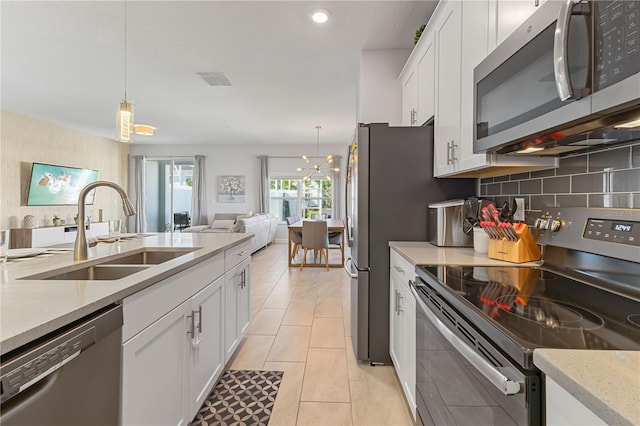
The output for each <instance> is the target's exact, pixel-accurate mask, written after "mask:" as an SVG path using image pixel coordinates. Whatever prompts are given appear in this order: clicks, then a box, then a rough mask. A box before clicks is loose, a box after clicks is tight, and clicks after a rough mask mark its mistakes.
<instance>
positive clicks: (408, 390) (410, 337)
mask: <svg viewBox="0 0 640 426" xmlns="http://www.w3.org/2000/svg"><path fill="white" fill-rule="evenodd" d="M405 291H407V293H406V294H405V297H404V300H403V302H404V306H403V312H402V314H403V317H404V318H403V320H404V321H403V322H404V327H403V328H404V332H405V368H406V374H405V376H404V381H403V382H402V386H403V388H404V394H405V396H406V398H407V403H408V404H409V410H410V411H411V415H412V416H413V419H414V420H415V418H416V300H415V299H414V297H413V294H411V290H408V289H406V290H405Z"/></svg>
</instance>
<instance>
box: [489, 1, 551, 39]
mask: <svg viewBox="0 0 640 426" xmlns="http://www.w3.org/2000/svg"><path fill="white" fill-rule="evenodd" d="M491 2H493V3H495V6H493V5H492V6H493V7H495V9H496V15H495V16H496V17H497V22H496V30H495V35H496V39H495V46H498V45H499V44H500V43H502V42H503V41H504V39H505V38H507V37H508V36H509V35H510V34H511V33H512V32H514V31H515V30H516V28H518V27H519V26H520V25H521V24H522V23H523V22H524V21H526V20H527V18H528V17H529V16H531V14H533V12H535V11H536V10H537V8H538V6H539V5H540V4H542V3H543V2H544V1H540V0H538V1H536V0H491ZM490 42H491V41H490ZM495 46H493V47H495Z"/></svg>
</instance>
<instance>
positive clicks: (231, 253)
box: [224, 240, 252, 271]
mask: <svg viewBox="0 0 640 426" xmlns="http://www.w3.org/2000/svg"><path fill="white" fill-rule="evenodd" d="M251 241H252V240H249V241H245V242H244V243H241V244H238V245H237V246H234V247H231V248H230V249H227V250H225V251H224V270H225V271H228V270H229V269H231V268H233V267H234V266H236V265H237V264H238V263H240V262H242V261H243V260H245V259H248V258H249V256H251Z"/></svg>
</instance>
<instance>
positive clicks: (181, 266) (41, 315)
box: [0, 233, 253, 354]
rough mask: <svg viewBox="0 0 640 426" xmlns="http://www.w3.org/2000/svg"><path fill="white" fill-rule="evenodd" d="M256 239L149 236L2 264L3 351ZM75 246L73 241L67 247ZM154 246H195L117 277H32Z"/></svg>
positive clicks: (228, 235)
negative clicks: (77, 254) (82, 256)
mask: <svg viewBox="0 0 640 426" xmlns="http://www.w3.org/2000/svg"><path fill="white" fill-rule="evenodd" d="M251 238H253V234H237V233H221V234H208V233H196V234H192V233H184V234H183V233H173V234H171V233H167V234H149V235H148V236H145V237H138V238H134V239H127V240H123V241H120V242H118V243H113V244H107V243H99V244H98V245H97V246H95V247H93V248H90V249H89V259H88V260H86V261H82V262H74V260H73V253H72V252H62V253H56V254H50V255H46V257H45V255H40V256H37V257H34V258H25V259H16V260H12V261H9V262H8V263H7V264H5V265H2V266H0V339H1V340H0V349H1V351H2V354H5V353H7V352H10V351H12V350H14V349H16V348H18V347H20V346H22V345H24V344H26V343H29V342H31V341H33V340H35V339H37V338H39V337H42V336H44V335H46V334H47V333H49V332H51V331H54V330H56V329H58V328H60V327H62V326H64V325H67V324H69V323H71V322H73V321H75V320H78V319H80V318H82V317H84V316H86V315H88V314H90V313H92V312H95V311H97V310H98V309H100V308H103V307H105V306H108V305H110V304H112V303H117V302H120V301H122V300H123V299H124V298H126V297H127V296H130V295H132V294H134V293H136V292H138V291H140V290H143V289H145V288H147V287H149V286H152V285H153V284H155V283H157V282H159V281H162V280H163V279H165V278H168V277H170V276H172V275H175V274H177V273H179V272H181V271H184V270H186V269H188V268H190V267H192V266H194V265H197V264H198V263H200V262H202V261H204V260H206V259H209V258H211V257H213V256H215V255H216V254H219V253H223V252H224V251H225V250H226V249H229V248H231V247H233V246H236V245H239V244H241V243H243V242H245V241H248V240H250V239H251ZM67 247H72V245H67ZM150 247H159V248H166V249H171V248H195V250H194V251H191V252H189V253H185V254H183V255H181V256H179V257H176V258H175V259H171V260H169V261H166V262H164V263H161V264H158V265H151V266H150V267H148V268H145V269H144V270H142V271H140V272H137V273H135V274H132V275H129V276H126V277H124V278H121V279H118V280H108V281H83V280H64V281H58V280H39V279H38V280H31V279H24V277H28V276H31V275H36V274H40V273H44V272H47V271H50V270H53V269H59V268H69V269H73V268H74V267H77V266H78V265H79V264H81V263H82V264H86V265H91V264H95V263H99V262H101V261H103V260H105V258H112V257H113V258H116V257H119V256H121V255H124V254H126V253H128V252H135V251H136V250H143V249H145V248H150Z"/></svg>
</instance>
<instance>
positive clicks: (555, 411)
mask: <svg viewBox="0 0 640 426" xmlns="http://www.w3.org/2000/svg"><path fill="white" fill-rule="evenodd" d="M545 394H546V397H545V401H546V409H545V411H546V421H547V423H546V424H547V426H582V425H591V426H600V425H602V426H604V425H606V424H607V423H606V422H605V421H604V420H602V419H601V418H600V417H599V416H598V415H597V414H595V413H594V412H593V411H591V410H590V409H589V408H588V407H587V406H586V405H584V404H583V403H582V402H580V401H579V400H578V399H576V397H574V396H573V395H571V394H570V393H569V392H567V391H566V390H565V389H564V388H563V387H562V386H560V385H559V384H558V383H556V382H555V381H554V380H553V379H550V378H549V377H548V376H546V377H545Z"/></svg>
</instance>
